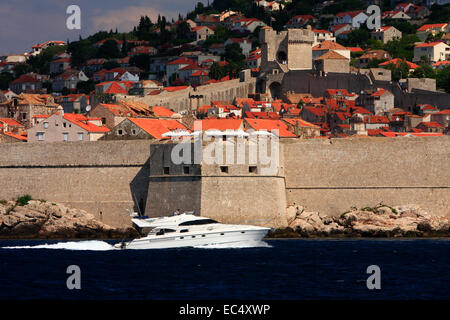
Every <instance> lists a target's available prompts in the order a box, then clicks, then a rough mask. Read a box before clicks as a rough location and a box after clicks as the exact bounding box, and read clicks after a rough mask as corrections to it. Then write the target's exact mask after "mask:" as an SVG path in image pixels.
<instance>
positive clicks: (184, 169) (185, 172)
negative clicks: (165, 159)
mask: <svg viewBox="0 0 450 320" xmlns="http://www.w3.org/2000/svg"><path fill="white" fill-rule="evenodd" d="M190 171H191V170H190V168H189V167H183V172H184V174H189V173H191V172H190Z"/></svg>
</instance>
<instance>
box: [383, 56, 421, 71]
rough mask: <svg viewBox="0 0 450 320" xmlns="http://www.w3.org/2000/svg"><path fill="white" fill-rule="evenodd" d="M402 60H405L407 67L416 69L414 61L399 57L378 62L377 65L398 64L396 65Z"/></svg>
mask: <svg viewBox="0 0 450 320" xmlns="http://www.w3.org/2000/svg"><path fill="white" fill-rule="evenodd" d="M402 62H406V64H407V65H408V67H409V68H410V69H416V68H418V67H419V66H418V65H417V64H415V63H412V62H409V61H407V60H404V59H400V58H396V59H392V60H389V61H386V62H383V63H380V64H379V65H380V66H388V65H390V64H393V65H395V66H398V65H399V64H400V63H402Z"/></svg>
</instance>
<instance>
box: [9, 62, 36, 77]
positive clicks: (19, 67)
mask: <svg viewBox="0 0 450 320" xmlns="http://www.w3.org/2000/svg"><path fill="white" fill-rule="evenodd" d="M13 71H14V75H15V76H16V78H18V77H20V76H21V75H23V74H26V73H30V72H32V71H33V68H32V67H31V66H30V65H29V64H27V63H19V64H16V65H15V66H14V68H13Z"/></svg>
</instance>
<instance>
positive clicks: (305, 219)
mask: <svg viewBox="0 0 450 320" xmlns="http://www.w3.org/2000/svg"><path fill="white" fill-rule="evenodd" d="M287 222H288V226H287V227H286V228H280V229H276V230H273V231H270V232H269V234H268V235H267V238H322V237H332V238H360V237H371V238H397V237H449V236H450V219H448V218H445V217H438V216H434V215H431V214H429V213H428V212H426V211H425V210H423V209H421V208H420V207H418V206H415V205H405V206H395V207H390V206H388V205H384V204H380V205H378V206H376V207H367V208H362V209H357V208H351V209H350V210H349V211H347V212H345V213H343V214H341V215H340V216H337V217H332V216H327V215H324V214H322V213H319V212H310V211H306V210H305V208H304V207H302V206H290V207H288V208H287ZM137 236H138V232H137V231H136V229H134V228H133V227H126V228H114V227H111V226H109V225H107V224H104V223H102V222H100V221H98V220H96V219H95V217H94V216H93V215H92V214H89V213H88V212H86V211H84V210H79V209H72V208H68V207H66V206H64V205H61V204H57V203H52V202H47V201H43V200H31V198H29V199H27V198H24V197H22V198H19V199H18V200H17V201H5V200H0V239H124V238H134V237H137Z"/></svg>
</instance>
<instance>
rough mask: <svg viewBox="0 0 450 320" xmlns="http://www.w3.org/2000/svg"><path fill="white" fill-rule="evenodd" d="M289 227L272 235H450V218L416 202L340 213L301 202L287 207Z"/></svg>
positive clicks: (382, 205) (353, 209)
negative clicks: (331, 213)
mask: <svg viewBox="0 0 450 320" xmlns="http://www.w3.org/2000/svg"><path fill="white" fill-rule="evenodd" d="M287 220H288V224H289V225H288V228H286V229H283V230H276V231H274V232H271V233H270V234H269V236H272V237H286V236H288V237H292V236H294V237H320V236H336V237H342V236H347V237H414V236H416V237H423V236H427V237H432V236H444V237H448V236H450V220H449V219H448V218H445V217H438V216H434V215H431V214H429V213H428V212H426V211H425V210H423V209H421V208H420V207H419V206H416V205H406V206H396V207H390V206H387V205H384V204H380V205H378V206H376V207H373V208H371V207H367V208H363V209H357V208H352V209H351V210H349V211H348V212H345V213H343V214H342V215H341V216H339V217H330V216H327V215H323V214H321V213H319V212H309V211H306V210H305V208H303V207H302V206H290V207H289V208H288V209H287Z"/></svg>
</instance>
